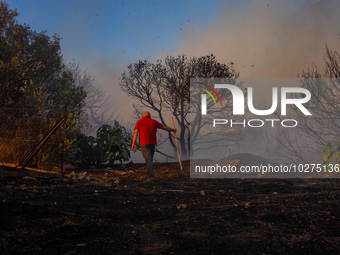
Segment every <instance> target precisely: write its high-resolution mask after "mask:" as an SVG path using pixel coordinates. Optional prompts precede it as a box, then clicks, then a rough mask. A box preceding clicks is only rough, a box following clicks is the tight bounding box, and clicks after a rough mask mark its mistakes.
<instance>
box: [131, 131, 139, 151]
mask: <svg viewBox="0 0 340 255" xmlns="http://www.w3.org/2000/svg"><path fill="white" fill-rule="evenodd" d="M137 136H138V129H135V132H134V133H133V137H132V146H131V149H132V150H134V151H135V150H137V146H136V141H137Z"/></svg>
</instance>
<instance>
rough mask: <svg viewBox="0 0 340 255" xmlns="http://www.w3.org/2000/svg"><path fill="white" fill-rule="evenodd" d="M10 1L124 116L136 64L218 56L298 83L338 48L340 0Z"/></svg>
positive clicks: (244, 70) (247, 71) (253, 72)
mask: <svg viewBox="0 0 340 255" xmlns="http://www.w3.org/2000/svg"><path fill="white" fill-rule="evenodd" d="M7 2H8V3H9V7H10V8H11V9H14V8H17V10H18V12H19V13H20V15H19V17H18V20H19V22H20V23H26V24H29V25H30V26H31V28H32V29H33V30H36V31H37V32H40V31H43V30H47V34H48V35H52V34H54V33H57V34H59V35H60V36H61V37H62V38H63V39H62V41H61V47H62V53H63V56H64V60H65V62H66V63H68V62H70V61H72V60H73V59H74V60H76V61H77V62H79V63H80V66H81V68H82V69H85V70H87V71H88V72H89V73H90V74H91V75H92V76H95V82H96V85H97V86H99V87H102V88H103V89H104V90H105V91H107V93H109V94H111V95H112V102H113V106H114V107H115V108H116V109H119V110H120V111H125V109H127V108H130V107H128V105H129V104H130V101H129V100H126V95H124V94H123V92H122V91H121V90H120V87H119V84H118V83H119V79H120V77H121V73H122V72H123V71H124V69H125V68H126V66H127V65H128V64H130V63H134V62H136V61H138V60H144V59H147V60H151V61H153V60H156V59H158V58H160V59H164V57H165V56H166V55H169V54H171V55H177V54H182V53H184V54H186V55H188V56H201V55H205V54H211V53H213V54H215V55H216V57H217V59H218V60H219V61H221V62H229V61H232V62H234V63H235V65H236V68H237V70H238V71H240V74H241V76H242V77H261V78H262V77H296V75H297V74H298V73H301V71H302V70H303V69H307V68H308V67H310V65H311V64H312V63H315V64H318V65H321V63H322V58H323V54H324V51H325V46H326V44H328V46H329V47H330V48H332V49H335V50H338V49H339V46H340V45H339V39H340V36H339V34H340V15H339V11H340V1H336V0H322V1H321V0H295V1H293V0H276V1H275V0H274V1H272V0H256V1H246V0H243V1H229V0H171V1H165V0H164V1H157V0H121V1H116V0H112V1H108V0H67V1H66V0H58V1H55V0H31V1H30V0H11V1H7ZM122 118H124V117H123V116H122ZM124 121H128V119H125V118H124Z"/></svg>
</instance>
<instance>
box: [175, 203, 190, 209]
mask: <svg viewBox="0 0 340 255" xmlns="http://www.w3.org/2000/svg"><path fill="white" fill-rule="evenodd" d="M187 207H188V206H187V205H186V204H180V205H179V206H177V209H186V208H187Z"/></svg>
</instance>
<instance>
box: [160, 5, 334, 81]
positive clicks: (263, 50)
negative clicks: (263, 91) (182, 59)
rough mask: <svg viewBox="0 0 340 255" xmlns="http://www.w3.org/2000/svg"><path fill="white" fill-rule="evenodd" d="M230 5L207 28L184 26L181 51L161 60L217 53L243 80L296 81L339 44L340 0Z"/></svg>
mask: <svg viewBox="0 0 340 255" xmlns="http://www.w3.org/2000/svg"><path fill="white" fill-rule="evenodd" d="M229 5H230V4H228V3H227V4H226V5H225V11H224V12H223V14H222V15H221V16H220V17H219V18H218V19H217V20H216V22H214V23H212V24H210V25H208V26H207V27H204V28H199V29H194V28H193V27H186V28H184V29H183V31H182V32H181V34H180V35H179V38H178V39H179V40H180V43H179V45H178V47H177V48H176V50H175V51H174V52H160V53H158V54H157V57H160V56H164V55H167V54H182V53H184V54H186V55H188V56H200V55H207V54H209V55H210V54H211V53H213V54H214V55H215V56H216V57H217V59H218V60H219V61H221V62H229V61H232V62H234V63H235V65H236V69H237V70H238V71H240V75H241V77H261V78H264V77H275V78H280V77H290V78H295V77H296V76H297V74H299V73H301V72H302V71H303V70H306V69H307V68H308V67H309V66H310V65H311V64H312V63H314V64H316V65H318V66H320V67H321V66H322V65H323V63H322V62H323V55H324V53H325V46H326V44H327V45H328V46H329V47H330V48H331V49H336V47H337V46H338V45H339V32H340V31H339V30H340V29H339V27H338V26H337V24H339V23H340V16H339V15H338V10H339V9H340V2H339V1H336V0H333V1H321V0H318V1H317V0H314V1H287V0H284V1H250V2H248V3H246V4H243V5H241V6H239V7H229Z"/></svg>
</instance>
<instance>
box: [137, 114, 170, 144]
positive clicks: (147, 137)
mask: <svg viewBox="0 0 340 255" xmlns="http://www.w3.org/2000/svg"><path fill="white" fill-rule="evenodd" d="M162 127H163V125H162V124H161V123H159V122H158V121H157V120H154V119H151V118H150V117H144V118H143V119H140V120H138V121H137V123H136V126H135V129H138V131H139V145H146V144H151V145H157V139H156V132H157V128H162Z"/></svg>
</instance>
